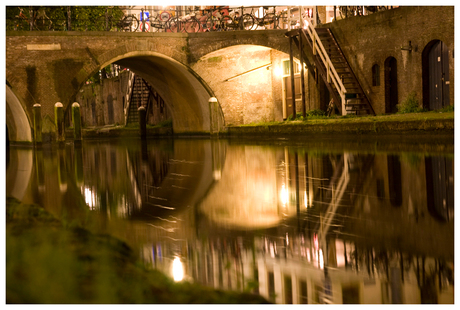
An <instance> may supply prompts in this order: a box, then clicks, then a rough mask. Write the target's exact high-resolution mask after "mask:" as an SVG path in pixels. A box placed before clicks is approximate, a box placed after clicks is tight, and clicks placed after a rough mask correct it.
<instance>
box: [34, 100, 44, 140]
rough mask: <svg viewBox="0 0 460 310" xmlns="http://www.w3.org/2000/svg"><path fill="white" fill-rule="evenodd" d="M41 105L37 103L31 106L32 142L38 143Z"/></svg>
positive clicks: (40, 134)
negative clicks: (32, 119)
mask: <svg viewBox="0 0 460 310" xmlns="http://www.w3.org/2000/svg"><path fill="white" fill-rule="evenodd" d="M41 109H42V106H41V105H40V104H38V103H36V104H34V106H33V114H34V143H35V145H40V144H41V143H42V112H41Z"/></svg>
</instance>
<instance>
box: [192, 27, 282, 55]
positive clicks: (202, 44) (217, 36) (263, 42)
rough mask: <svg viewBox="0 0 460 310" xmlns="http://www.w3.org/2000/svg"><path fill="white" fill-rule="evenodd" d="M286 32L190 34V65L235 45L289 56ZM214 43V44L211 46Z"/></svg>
mask: <svg viewBox="0 0 460 310" xmlns="http://www.w3.org/2000/svg"><path fill="white" fill-rule="evenodd" d="M285 34H286V30H285V29H279V30H264V31H224V32H222V31H219V32H210V33H206V36H203V35H202V34H199V33H190V34H188V38H189V39H188V45H189V50H190V53H189V54H188V61H189V63H194V62H196V61H198V60H199V59H200V58H201V57H203V56H205V55H206V54H209V53H211V52H215V51H218V50H221V49H224V48H226V47H231V46H235V45H259V46H264V47H268V48H272V49H274V50H278V51H281V52H283V53H286V54H289V38H287V37H286V35H285ZM210 43H212V44H210Z"/></svg>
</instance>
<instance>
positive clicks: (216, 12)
mask: <svg viewBox="0 0 460 310" xmlns="http://www.w3.org/2000/svg"><path fill="white" fill-rule="evenodd" d="M225 10H227V9H226V8H225V7H223V6H220V7H218V8H217V9H216V7H214V9H212V8H210V9H205V10H202V14H199V15H198V16H199V17H198V18H197V20H198V22H199V23H200V27H201V29H202V31H220V30H222V25H221V24H222V17H223V16H224V14H225V13H226V12H225ZM205 11H206V13H205Z"/></svg>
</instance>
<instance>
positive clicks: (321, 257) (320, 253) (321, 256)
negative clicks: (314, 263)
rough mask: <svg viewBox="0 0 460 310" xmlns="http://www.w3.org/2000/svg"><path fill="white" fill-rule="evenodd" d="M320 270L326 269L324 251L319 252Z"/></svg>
mask: <svg viewBox="0 0 460 310" xmlns="http://www.w3.org/2000/svg"><path fill="white" fill-rule="evenodd" d="M319 268H320V269H323V268H324V258H323V250H321V249H320V250H319Z"/></svg>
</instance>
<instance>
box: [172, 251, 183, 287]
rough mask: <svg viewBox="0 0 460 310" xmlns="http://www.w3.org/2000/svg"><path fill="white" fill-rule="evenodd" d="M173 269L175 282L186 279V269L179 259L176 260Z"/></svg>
mask: <svg viewBox="0 0 460 310" xmlns="http://www.w3.org/2000/svg"><path fill="white" fill-rule="evenodd" d="M172 269H173V270H172V272H173V278H174V281H176V282H178V281H182V279H184V267H183V266H182V262H181V261H180V258H179V257H176V258H174V261H173V267H172Z"/></svg>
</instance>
